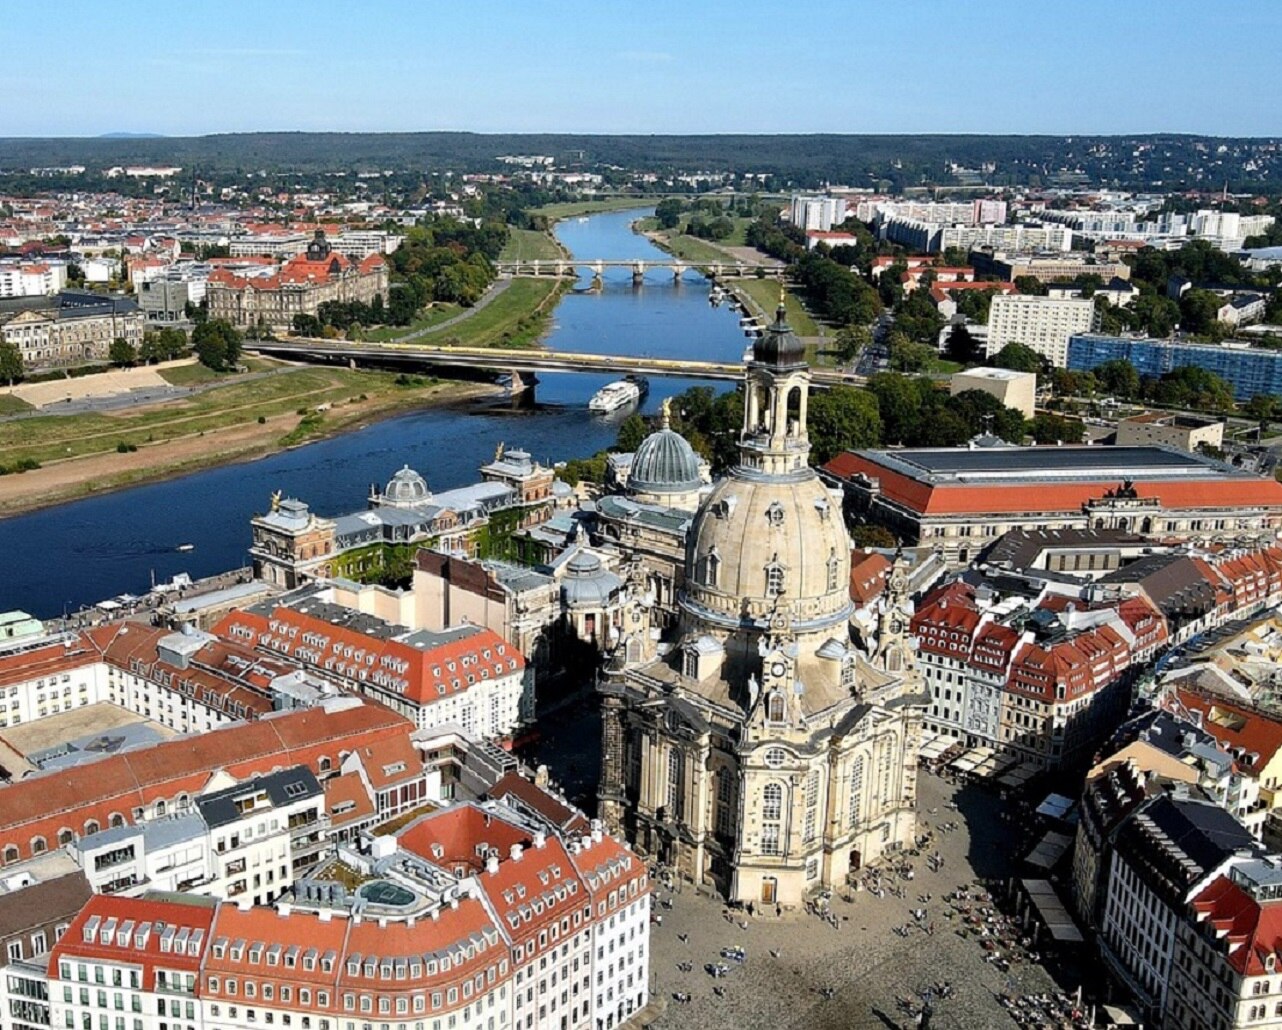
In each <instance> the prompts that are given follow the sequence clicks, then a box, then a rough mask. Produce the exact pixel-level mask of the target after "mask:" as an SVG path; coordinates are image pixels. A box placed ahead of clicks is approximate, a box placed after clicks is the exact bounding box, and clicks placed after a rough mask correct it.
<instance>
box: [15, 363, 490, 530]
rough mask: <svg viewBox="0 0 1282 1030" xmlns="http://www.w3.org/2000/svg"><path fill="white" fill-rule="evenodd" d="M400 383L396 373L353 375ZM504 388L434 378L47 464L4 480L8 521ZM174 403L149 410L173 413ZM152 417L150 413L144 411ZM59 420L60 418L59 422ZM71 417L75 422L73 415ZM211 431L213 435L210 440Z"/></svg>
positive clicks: (248, 459) (250, 459) (273, 452)
mask: <svg viewBox="0 0 1282 1030" xmlns="http://www.w3.org/2000/svg"><path fill="white" fill-rule="evenodd" d="M349 374H350V375H354V376H361V375H367V376H371V377H373V376H377V377H380V378H382V379H386V380H390V381H391V383H392V384H393V385H394V384H395V379H394V378H393V377H392V376H391V375H389V374H388V373H373V372H371V373H349ZM501 394H502V388H500V387H498V386H491V385H488V384H484V383H468V382H458V381H452V380H451V381H442V380H426V381H425V385H423V386H409V387H397V388H395V389H383V390H379V391H378V392H376V393H374V394H373V395H371V394H370V393H368V392H367V393H363V394H359V395H356V396H354V397H351V398H350V399H347V400H334V401H328V402H322V403H321V404H320V405H317V406H316V407H321V408H323V409H324V410H322V411H316V410H315V408H313V410H312V411H310V412H309V413H308V414H305V415H300V414H299V411H298V410H297V409H296V410H293V411H288V412H278V413H276V414H271V415H267V414H263V415H254V416H252V418H248V419H247V420H245V421H240V422H235V423H231V424H228V425H223V426H220V427H218V428H217V429H213V430H204V429H195V430H193V431H192V432H189V433H185V434H180V435H173V436H169V437H167V438H166V439H164V440H161V441H153V442H150V443H147V442H143V443H139V444H136V445H133V446H134V447H135V448H136V449H133V450H130V449H128V447H129V445H126V449H124V450H120V449H115V450H97V451H94V452H92V453H87V454H83V455H78V456H75V457H69V458H60V459H53V460H50V461H44V462H41V464H40V467H39V468H35V469H31V470H29V471H26V472H21V473H11V474H9V475H6V476H0V517H4V516H8V515H17V514H21V513H24V512H31V511H36V510H39V509H42V508H47V507H51V506H53V505H57V504H62V503H65V502H67V501H73V500H77V499H79V498H83V497H88V496H92V495H96V494H103V493H109V492H111V491H113V490H120V489H124V488H126V487H131V486H137V485H140V484H144V483H152V482H157V481H159V480H163V479H168V478H171V477H174V476H180V475H184V474H186V473H189V472H198V471H202V470H205V469H212V468H218V467H220V466H223V465H231V464H236V463H240V462H246V461H254V460H257V459H259V458H265V457H268V456H270V455H273V454H278V453H280V452H282V451H285V450H288V449H290V448H293V447H298V446H301V445H304V444H307V443H313V442H316V441H319V440H324V439H328V438H330V437H334V436H338V435H340V434H342V433H347V432H350V431H352V430H355V429H360V428H364V427H365V426H367V425H370V424H372V423H374V422H378V421H382V420H384V419H389V418H393V417H395V416H397V415H402V414H405V413H406V412H408V411H415V410H420V409H427V408H434V407H442V408H443V407H448V406H452V405H458V406H461V405H465V404H468V403H469V402H475V401H478V400H480V399H482V398H487V397H497V396H500V395H501ZM172 407H173V405H172V403H170V402H162V403H160V404H157V405H148V406H146V408H154V409H171V408H172ZM144 413H145V409H144ZM51 417H59V416H51ZM69 417H70V416H69ZM207 433H208V435H207Z"/></svg>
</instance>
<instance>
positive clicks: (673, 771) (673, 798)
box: [667, 747, 685, 819]
mask: <svg viewBox="0 0 1282 1030" xmlns="http://www.w3.org/2000/svg"><path fill="white" fill-rule="evenodd" d="M683 771H684V767H683V763H682V761H681V752H680V751H679V750H678V749H677V748H675V747H670V748H668V813H667V814H668V818H669V819H680V818H681V815H682V795H683V794H684V793H685V791H684V790H683V787H684V777H683V775H682V773H683Z"/></svg>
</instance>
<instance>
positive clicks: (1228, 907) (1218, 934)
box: [1192, 876, 1282, 976]
mask: <svg viewBox="0 0 1282 1030" xmlns="http://www.w3.org/2000/svg"><path fill="white" fill-rule="evenodd" d="M1192 906H1193V912H1194V915H1195V917H1196V918H1197V921H1198V922H1199V923H1207V924H1209V926H1210V929H1211V930H1212V934H1211V935H1209V937H1208V938H1204V939H1206V940H1208V941H1209V942H1210V945H1211V947H1212V948H1215V949H1217V950H1222V951H1223V953H1224V958H1225V959H1226V960H1227V961H1228V963H1229V965H1231V966H1232V967H1233V968H1234V969H1236V970H1237V971H1238V972H1239V973H1241V974H1243V975H1245V976H1267V975H1268V974H1270V973H1271V972H1272V971H1273V970H1272V968H1271V964H1270V965H1266V964H1265V959H1267V958H1269V957H1273V958H1274V959H1276V957H1277V956H1278V954H1279V953H1282V899H1273V900H1268V901H1259V900H1256V899H1255V898H1253V897H1251V895H1249V894H1247V893H1246V891H1244V890H1242V888H1241V887H1239V886H1238V885H1237V884H1235V883H1234V882H1233V881H1232V880H1230V879H1229V878H1228V877H1226V876H1217V877H1216V878H1215V879H1214V880H1212V881H1211V882H1210V883H1209V884H1208V885H1207V886H1206V888H1205V889H1203V891H1202V892H1201V893H1200V894H1198V895H1197V896H1196V897H1195V898H1194V899H1193V901H1192Z"/></svg>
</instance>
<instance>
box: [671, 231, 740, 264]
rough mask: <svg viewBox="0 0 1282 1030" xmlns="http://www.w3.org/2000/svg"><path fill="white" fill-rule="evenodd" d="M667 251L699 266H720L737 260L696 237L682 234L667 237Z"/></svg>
mask: <svg viewBox="0 0 1282 1030" xmlns="http://www.w3.org/2000/svg"><path fill="white" fill-rule="evenodd" d="M666 246H667V249H668V250H670V251H671V252H672V253H673V254H674V255H675V256H676V257H679V258H681V259H682V260H683V261H693V262H695V263H696V264H701V265H722V264H727V263H736V262H737V261H738V258H734V257H731V256H730V255H729V254H727V253H726V252H725V251H724V250H721V249H720V248H718V247H714V246H713V245H712V244H711V243H708V242H707V241H706V240H701V239H699V238H698V237H697V236H686V235H685V234H684V233H682V234H678V235H669V236H668V237H667V244H666Z"/></svg>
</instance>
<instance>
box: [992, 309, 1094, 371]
mask: <svg viewBox="0 0 1282 1030" xmlns="http://www.w3.org/2000/svg"><path fill="white" fill-rule="evenodd" d="M1097 320H1098V316H1097V315H1096V312H1095V302H1094V301H1093V300H1090V299H1088V298H1085V297H1082V298H1077V297H1030V296H1025V295H1024V294H1020V293H1010V294H998V295H996V296H994V297H993V302H992V305H991V307H989V309H988V350H987V352H986V353H987V354H988V355H989V356H991V355H993V354H996V353H997V352H998V351H1000V350H1001V349H1002V348H1003V347H1005V346H1006V345H1007V344H1008V343H1020V344H1023V345H1024V346H1025V347H1028V348H1029V349H1030V350H1033V351H1036V352H1037V353H1038V354H1040V355H1041V356H1042V357H1044V358H1045V359H1046V360H1047V361H1049V362H1050V363H1051V364H1052V365H1054V366H1055V367H1056V368H1064V367H1065V366H1066V365H1067V364H1068V338H1069V337H1070V336H1072V335H1073V334H1074V333H1085V332H1090V330H1091V329H1093V328H1094V327H1095V325H1096V323H1097Z"/></svg>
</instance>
